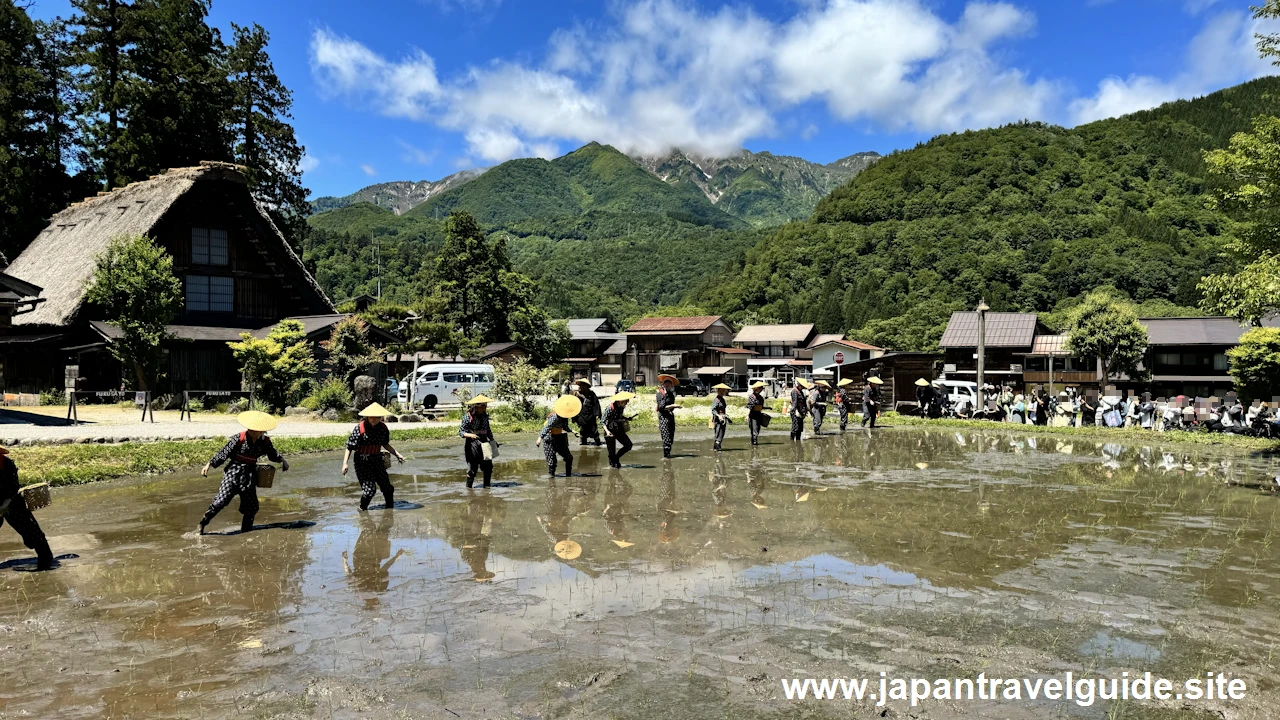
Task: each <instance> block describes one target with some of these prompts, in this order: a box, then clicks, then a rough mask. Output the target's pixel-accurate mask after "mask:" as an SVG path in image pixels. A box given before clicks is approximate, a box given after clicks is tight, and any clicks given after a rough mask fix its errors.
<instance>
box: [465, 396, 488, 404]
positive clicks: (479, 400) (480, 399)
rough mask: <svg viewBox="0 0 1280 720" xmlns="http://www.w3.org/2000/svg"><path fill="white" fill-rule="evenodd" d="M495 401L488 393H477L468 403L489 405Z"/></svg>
mask: <svg viewBox="0 0 1280 720" xmlns="http://www.w3.org/2000/svg"><path fill="white" fill-rule="evenodd" d="M491 402H493V398H491V397H489V396H488V395H477V396H475V397H473V398H471V399H470V400H468V401H467V404H468V405H488V404H489V403H491Z"/></svg>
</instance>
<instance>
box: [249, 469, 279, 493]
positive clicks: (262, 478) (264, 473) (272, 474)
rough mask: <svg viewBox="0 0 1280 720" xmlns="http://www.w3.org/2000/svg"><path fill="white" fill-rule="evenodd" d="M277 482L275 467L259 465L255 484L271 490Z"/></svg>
mask: <svg viewBox="0 0 1280 720" xmlns="http://www.w3.org/2000/svg"><path fill="white" fill-rule="evenodd" d="M275 481H276V466H275V465H259V466H258V472H257V477H255V478H254V484H255V485H257V486H258V487H260V488H269V487H271V485H272V484H273V483H275Z"/></svg>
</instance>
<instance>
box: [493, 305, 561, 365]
mask: <svg viewBox="0 0 1280 720" xmlns="http://www.w3.org/2000/svg"><path fill="white" fill-rule="evenodd" d="M508 323H509V324H510V326H511V341H512V342H516V343H520V346H521V347H523V348H524V349H525V350H528V351H529V354H530V355H532V356H533V362H534V363H535V364H536V365H538V366H539V367H545V366H547V365H551V364H552V363H557V362H560V361H561V360H563V359H565V358H566V357H568V356H569V351H570V350H571V349H572V348H573V343H572V340H573V336H572V335H570V334H569V325H568V324H567V323H565V322H564V321H563V320H555V321H552V320H549V319H548V318H547V314H546V312H544V311H543V310H542V309H541V308H536V307H533V306H532V305H528V306H525V307H523V308H519V309H517V310H516V311H515V312H513V313H511V317H510V318H508Z"/></svg>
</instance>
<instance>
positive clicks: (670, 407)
mask: <svg viewBox="0 0 1280 720" xmlns="http://www.w3.org/2000/svg"><path fill="white" fill-rule="evenodd" d="M658 382H659V383H661V386H660V387H659V388H658V392H657V397H656V398H655V405H654V410H655V412H656V413H657V415H658V434H659V435H661V436H662V457H664V458H669V457H671V447H672V446H673V445H675V442H676V412H675V411H676V410H679V409H680V406H679V405H676V385H677V384H678V383H679V382H680V380H679V379H678V378H677V377H676V376H675V375H665V374H664V375H659V376H658Z"/></svg>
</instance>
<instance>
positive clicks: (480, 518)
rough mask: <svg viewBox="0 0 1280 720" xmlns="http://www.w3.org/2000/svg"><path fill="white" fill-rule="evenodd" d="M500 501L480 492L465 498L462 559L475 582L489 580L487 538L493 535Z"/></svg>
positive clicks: (490, 574) (490, 575) (490, 572)
mask: <svg viewBox="0 0 1280 720" xmlns="http://www.w3.org/2000/svg"><path fill="white" fill-rule="evenodd" d="M500 502H501V501H500V500H499V499H497V498H495V497H493V496H492V495H488V494H485V493H481V494H479V495H474V496H472V497H470V498H468V499H467V516H466V521H465V522H464V524H463V535H462V541H463V542H462V549H461V554H462V561H463V562H465V563H466V564H467V567H470V568H471V572H472V574H473V575H474V576H475V579H476V581H477V582H482V581H484V580H489V579H491V578H492V577H493V572H492V571H490V570H489V568H488V564H489V540H490V538H491V537H492V536H493V521H494V516H495V515H496V510H497V509H498V506H497V505H496V503H500Z"/></svg>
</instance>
